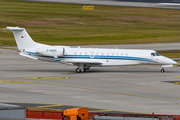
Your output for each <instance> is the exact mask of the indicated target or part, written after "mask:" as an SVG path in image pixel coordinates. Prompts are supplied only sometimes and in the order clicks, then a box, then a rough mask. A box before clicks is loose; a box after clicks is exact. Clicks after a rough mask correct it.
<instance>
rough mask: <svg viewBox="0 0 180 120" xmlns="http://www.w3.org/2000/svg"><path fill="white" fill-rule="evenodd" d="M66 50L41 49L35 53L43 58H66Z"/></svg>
mask: <svg viewBox="0 0 180 120" xmlns="http://www.w3.org/2000/svg"><path fill="white" fill-rule="evenodd" d="M64 51H65V49H64V48H63V47H41V48H37V49H36V50H35V52H36V53H37V54H40V55H43V56H50V57H54V55H56V56H57V57H61V56H64Z"/></svg>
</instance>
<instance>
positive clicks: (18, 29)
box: [6, 27, 24, 31]
mask: <svg viewBox="0 0 180 120" xmlns="http://www.w3.org/2000/svg"><path fill="white" fill-rule="evenodd" d="M6 29H8V30H12V31H23V30H24V28H20V27H6Z"/></svg>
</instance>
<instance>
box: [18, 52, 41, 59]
mask: <svg viewBox="0 0 180 120" xmlns="http://www.w3.org/2000/svg"><path fill="white" fill-rule="evenodd" d="M19 54H20V55H21V56H24V57H28V58H31V59H34V60H38V58H36V57H32V56H30V55H27V54H24V53H21V52H20V53H19Z"/></svg>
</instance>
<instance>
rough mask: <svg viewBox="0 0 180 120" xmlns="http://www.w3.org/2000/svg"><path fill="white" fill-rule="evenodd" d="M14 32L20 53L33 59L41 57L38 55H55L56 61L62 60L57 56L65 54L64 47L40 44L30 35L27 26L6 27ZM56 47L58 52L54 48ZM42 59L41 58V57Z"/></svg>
mask: <svg viewBox="0 0 180 120" xmlns="http://www.w3.org/2000/svg"><path fill="white" fill-rule="evenodd" d="M6 29H8V30H11V31H12V32H13V34H14V38H15V41H16V44H17V47H18V49H19V54H20V55H22V56H24V57H28V58H31V59H35V60H37V59H39V58H38V56H49V57H54V60H55V61H60V60H59V58H58V57H57V56H63V55H64V47H63V46H62V47H54V46H50V45H45V44H40V43H37V42H35V41H33V39H32V38H31V37H30V36H29V34H28V33H27V32H26V30H25V28H20V27H6ZM54 49H56V53H55V52H54V51H52V50H54ZM39 60H40V59H39Z"/></svg>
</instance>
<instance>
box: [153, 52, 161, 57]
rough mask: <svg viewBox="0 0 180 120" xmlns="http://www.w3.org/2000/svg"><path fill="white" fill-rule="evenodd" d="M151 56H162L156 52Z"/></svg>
mask: <svg viewBox="0 0 180 120" xmlns="http://www.w3.org/2000/svg"><path fill="white" fill-rule="evenodd" d="M151 56H161V55H160V54H159V53H157V52H155V53H151Z"/></svg>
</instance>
